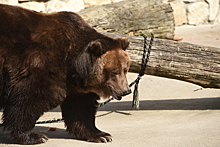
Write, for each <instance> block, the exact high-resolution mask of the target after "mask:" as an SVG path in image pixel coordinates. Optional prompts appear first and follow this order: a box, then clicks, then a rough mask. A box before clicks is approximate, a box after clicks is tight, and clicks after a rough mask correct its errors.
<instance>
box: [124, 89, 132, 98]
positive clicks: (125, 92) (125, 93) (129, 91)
mask: <svg viewBox="0 0 220 147" xmlns="http://www.w3.org/2000/svg"><path fill="white" fill-rule="evenodd" d="M131 92H132V91H131V89H129V90H127V91H124V92H123V95H122V96H126V95H129V94H130V93H131Z"/></svg>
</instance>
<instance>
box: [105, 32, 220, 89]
mask: <svg viewBox="0 0 220 147" xmlns="http://www.w3.org/2000/svg"><path fill="white" fill-rule="evenodd" d="M103 34H106V35H109V36H114V37H126V38H128V39H129V40H130V42H131V43H130V47H129V48H128V50H127V52H128V54H129V55H130V58H131V67H130V71H131V72H139V71H140V67H141V58H142V54H143V40H144V39H143V37H135V36H128V35H121V34H113V33H103ZM148 44H149V41H148ZM145 73H146V74H149V75H155V76H161V77H167V78H172V79H179V80H183V81H187V82H191V83H195V84H198V85H201V86H203V87H209V88H220V48H214V47H206V46H198V45H193V44H190V43H184V42H177V41H172V40H165V39H157V38H155V39H154V42H153V47H152V50H151V54H150V59H149V62H148V65H147V68H146V70H145Z"/></svg>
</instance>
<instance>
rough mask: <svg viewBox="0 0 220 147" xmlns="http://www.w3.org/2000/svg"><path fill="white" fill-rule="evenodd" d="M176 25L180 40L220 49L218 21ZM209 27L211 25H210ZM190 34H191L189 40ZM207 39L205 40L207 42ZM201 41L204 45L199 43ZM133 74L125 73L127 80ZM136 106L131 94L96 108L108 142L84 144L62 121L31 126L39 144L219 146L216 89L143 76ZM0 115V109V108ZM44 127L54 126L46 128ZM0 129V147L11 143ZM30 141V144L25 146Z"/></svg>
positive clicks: (44, 146)
mask: <svg viewBox="0 0 220 147" xmlns="http://www.w3.org/2000/svg"><path fill="white" fill-rule="evenodd" d="M215 27H216V28H215ZM199 28H200V27H189V26H183V27H178V28H176V36H177V37H183V40H182V41H186V42H190V43H195V44H200V45H206V46H214V47H215V46H216V47H218V46H219V48H220V40H216V38H220V31H218V32H217V30H220V26H214V27H213V26H201V29H199ZM213 28H214V30H213ZM190 38H191V39H190ZM209 40H210V41H209ZM203 43H204V44H203ZM136 77H137V74H134V73H129V75H128V79H129V83H130V82H132V81H133V80H134V79H135V78H136ZM139 96H140V97H139V98H140V110H138V111H134V110H131V101H132V95H129V96H127V97H124V98H123V99H122V100H121V101H116V100H114V101H112V102H111V103H109V104H107V105H105V106H103V107H102V108H100V109H99V111H98V113H97V119H96V124H97V127H98V128H100V129H101V130H103V131H106V132H109V133H110V134H112V136H113V139H114V140H113V142H112V143H107V144H96V143H89V142H85V141H81V140H77V139H74V138H73V137H71V136H70V135H68V134H67V132H66V131H65V127H64V124H63V122H59V123H53V124H41V125H36V127H35V131H37V132H40V133H43V134H46V135H47V136H48V137H49V140H48V142H47V143H44V144H40V145H35V146H39V147H51V146H52V147H62V146H63V147H69V146H76V147H88V146H90V147H99V146H106V147H146V146H149V147H219V146H220V89H209V88H202V87H200V86H198V85H194V84H191V83H187V82H183V81H178V80H173V79H166V78H161V77H154V76H144V77H143V78H142V79H141V81H140V85H139ZM0 114H1V112H0ZM54 118H61V113H60V111H59V109H55V110H53V111H51V112H47V113H45V114H44V115H43V116H42V117H41V118H40V120H49V119H54ZM48 127H57V130H55V131H48ZM8 137H9V136H8V134H7V133H6V134H4V133H3V130H2V128H0V147H15V146H19V147H22V145H17V144H14V142H13V141H12V140H10V139H9V138H8ZM30 146H31V145H30Z"/></svg>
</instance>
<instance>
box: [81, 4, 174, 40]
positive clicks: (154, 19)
mask: <svg viewBox="0 0 220 147" xmlns="http://www.w3.org/2000/svg"><path fill="white" fill-rule="evenodd" d="M78 13H79V14H80V16H82V17H83V19H84V20H85V21H86V22H87V23H89V24H90V26H92V27H93V28H95V29H96V30H98V31H102V32H103V31H104V32H114V33H120V34H133V35H136V36H140V35H142V34H146V35H147V34H149V35H150V34H151V33H153V34H154V36H155V37H157V38H167V39H173V37H174V17H173V9H172V7H171V6H170V4H169V3H165V2H164V1H162V0H147V1H146V0H125V1H121V2H119V3H113V4H108V5H101V6H92V7H88V8H86V9H83V10H81V11H80V12H78Z"/></svg>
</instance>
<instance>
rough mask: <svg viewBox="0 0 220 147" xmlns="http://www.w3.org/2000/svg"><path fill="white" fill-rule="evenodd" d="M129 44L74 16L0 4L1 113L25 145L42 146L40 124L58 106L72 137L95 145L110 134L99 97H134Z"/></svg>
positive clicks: (15, 137)
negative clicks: (100, 115) (98, 120)
mask: <svg viewBox="0 0 220 147" xmlns="http://www.w3.org/2000/svg"><path fill="white" fill-rule="evenodd" d="M128 45H129V42H128V40H127V39H123V38H111V37H108V36H105V35H102V34H100V33H98V32H97V31H95V30H94V29H93V28H91V27H90V26H89V25H88V24H87V23H86V22H85V21H84V20H83V19H82V18H81V17H80V16H79V15H77V14H75V13H71V12H58V13H52V14H43V13H39V12H35V11H31V10H27V9H23V8H21V7H17V6H9V5H3V4H0V109H3V117H2V119H3V126H4V130H5V131H8V132H9V133H10V135H11V137H12V138H13V139H14V140H15V141H16V142H18V143H20V144H39V143H43V142H45V141H46V140H47V137H46V136H45V135H41V134H38V133H35V132H32V130H33V128H34V126H35V123H36V121H37V120H38V118H39V117H40V116H41V115H43V113H44V112H47V111H49V110H51V109H53V108H55V107H57V106H59V105H61V108H62V115H63V118H64V121H65V124H66V126H67V131H68V132H69V133H70V134H74V135H76V136H78V137H79V138H80V139H83V140H87V141H92V142H109V141H111V140H112V138H111V135H110V134H108V133H105V132H102V131H100V130H99V129H97V128H96V126H95V113H96V110H97V105H98V103H97V100H98V99H99V98H100V97H104V98H106V97H109V96H113V97H114V98H116V99H121V96H124V95H127V94H129V93H130V92H131V91H130V89H129V86H128V83H127V79H126V73H127V71H128V69H129V65H130V63H129V57H128V55H127V54H126V53H125V51H124V50H125V49H126V48H127V47H128Z"/></svg>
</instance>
